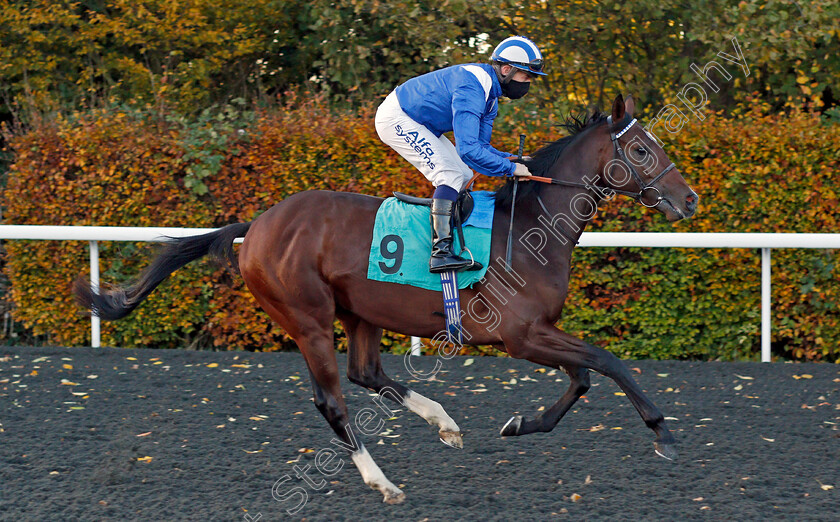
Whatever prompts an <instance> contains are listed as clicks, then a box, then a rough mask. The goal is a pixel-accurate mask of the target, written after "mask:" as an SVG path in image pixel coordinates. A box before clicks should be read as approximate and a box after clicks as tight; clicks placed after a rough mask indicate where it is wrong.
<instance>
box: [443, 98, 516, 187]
mask: <svg viewBox="0 0 840 522" xmlns="http://www.w3.org/2000/svg"><path fill="white" fill-rule="evenodd" d="M479 89H480V87H478V86H476V87H473V86H471V85H465V86H462V87H461V88H459V89H458V90H457V91H456V93H455V96H453V98H452V112H453V115H452V127H453V134H454V135H455V144H456V146H457V148H458V155H459V156H460V157H461V159H463V160H464V163H466V164H467V166H469V167H470V168H471V169H473V170H475V171H478V172H480V173H481V174H484V175H487V176H508V175H511V174H513V171H514V170H515V169H516V165H515V164H514V163H513V162H511V161H510V160H508V159H506V158H507V156H510V154H508V153H505V152H501V151H498V150H496V149H494V148H493V147H491V146H490V143H489V137H490V136H489V135H490V133H491V132H492V123H491V124H490V125H489V127H488V125H487V122H486V121H484V120H483V116H484V114H483V113H484V105H485V102H484V92H483V91H481V90H479ZM488 116H489V115H488ZM491 121H492V120H491ZM482 138H485V139H482Z"/></svg>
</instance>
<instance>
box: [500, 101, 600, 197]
mask: <svg viewBox="0 0 840 522" xmlns="http://www.w3.org/2000/svg"><path fill="white" fill-rule="evenodd" d="M606 119H607V115H606V114H602V113H601V112H599V111H595V112H594V113H592V114H591V115H589V116H587V115H586V114H581V115H578V116H575V115H574V114H571V113H570V114H569V115H568V116H566V119H565V121H564V122H563V123H561V124H559V125H558V127H560V128H563V129H566V131H567V132H568V133H569V134H568V136H564V137H562V138H560V139H559V140H557V141H553V142H551V143H548V144H547V145H545V146H543V147H542V148H540V149H539V150H537V151H536V152H534V153H533V154H532V155H531V159H530V160H529V161H527V162H525V165H527V166H528V170H530V171H531V174H533V175H534V176H545V175H546V174H547V173H548V170H549V169H550V168H551V167H552V165H554V164H555V163H556V162H557V158H559V157H560V155H561V154H563V151H564V150H566V147H568V146H569V144H570V143H572V142H573V141H574V140H575V138H577V137H578V135H580V134H581V133H582V132H583V131H585V130H587V129H589V128H591V127H594V126H595V125H598V124H599V123H601V122H602V121H605V120H606ZM542 185H543V184H542V183H535V182H530V183H520V184H519V189H517V194H516V199H520V198H522V197H526V196H529V195H534V194H538V193H539V191H540V189H541V188H542ZM495 197H496V206H497V207H506V206H510V203H511V201H512V200H513V180H512V179H508V181H507V183H505V184H504V186H503V187H502V188H500V189H499V190H497V191H496V194H495Z"/></svg>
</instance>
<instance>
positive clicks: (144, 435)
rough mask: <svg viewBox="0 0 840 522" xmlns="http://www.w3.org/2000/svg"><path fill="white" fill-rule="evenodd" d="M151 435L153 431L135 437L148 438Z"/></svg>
mask: <svg viewBox="0 0 840 522" xmlns="http://www.w3.org/2000/svg"><path fill="white" fill-rule="evenodd" d="M151 434H152V432H151V431H147V432H146V433H138V434H137V435H135V437H148V436H149V435H151Z"/></svg>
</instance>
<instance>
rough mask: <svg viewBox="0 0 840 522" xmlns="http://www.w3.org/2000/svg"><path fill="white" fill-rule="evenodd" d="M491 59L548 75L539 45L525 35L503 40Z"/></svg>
mask: <svg viewBox="0 0 840 522" xmlns="http://www.w3.org/2000/svg"><path fill="white" fill-rule="evenodd" d="M490 61H492V62H498V63H501V64H507V65H512V66H513V67H516V68H517V69H519V70H522V71H525V72H527V73H529V74H535V75H538V76H546V74H545V73H544V72H543V67H544V62H543V57H542V53H541V52H540V49H539V47H537V45H536V44H535V43H534V42H532V41H531V40H529V39H527V38H525V37H524V36H511V37H510V38H505V39H504V40H502V43H500V44H499V45H498V46H496V48H495V49H494V50H493V54H492V55H490Z"/></svg>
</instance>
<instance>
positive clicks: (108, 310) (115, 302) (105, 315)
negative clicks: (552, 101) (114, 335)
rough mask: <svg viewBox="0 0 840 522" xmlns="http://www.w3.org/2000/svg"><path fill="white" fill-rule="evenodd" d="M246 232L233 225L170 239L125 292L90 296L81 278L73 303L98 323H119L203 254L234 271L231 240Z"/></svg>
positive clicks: (243, 225)
mask: <svg viewBox="0 0 840 522" xmlns="http://www.w3.org/2000/svg"><path fill="white" fill-rule="evenodd" d="M249 228H251V223H250V222H249V223H235V224H233V225H228V226H226V227H223V228H220V229H219V230H216V231H213V232H210V233H209V234H202V235H200V236H189V237H182V238H171V241H169V242H168V243H167V246H166V248H165V249H164V251H163V252H162V253H161V254H160V255H158V256H157V257H156V258H155V260H154V261H152V264H151V265H149V267H147V268H146V270H144V271H143V273H141V274H140V276H139V277H138V278H137V279H136V280H134V281H132V282H131V283H129V285H128V286H127V287H126V288H122V287H115V288H109V289H103V290H101V291H100V292H99V293H94V292H93V291H92V290H91V287H90V282H89V281H87V280H86V279H84V278H81V277H80V278H79V279H76V281H75V282H74V283H73V293H74V294H75V295H76V302H78V303H79V305H80V306H82V307H83V308H86V309H89V310H91V311H92V313H94V314H96V315H98V316H99V317H101V318H102V319H106V320H114V319H121V318H123V317H125V316H127V315H128V314H130V313H131V312H132V310H134V309H135V308H137V306H139V305H140V303H141V302H143V300H144V299H146V297H148V296H149V294H151V293H152V291H153V290H154V289H155V288H157V286H158V285H159V284H160V283H161V282H163V280H164V279H166V278H167V277H169V275H170V274H172V272H174V271H176V270H178V269H179V268H181V267H182V266H184V265H186V264H187V263H189V262H191V261H195V260H196V259H198V258H200V257H204V256H206V255H207V254H210V255H212V256H213V257H215V258H218V259H221V260H227V261H228V262H229V263H230V264H231V266H233V267H234V268H235V269H237V270H238V263H237V261H236V256H235V255H234V252H233V240H234V239H236V238H237V237H242V236H244V235H245V233H246V232H248V229H249Z"/></svg>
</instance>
